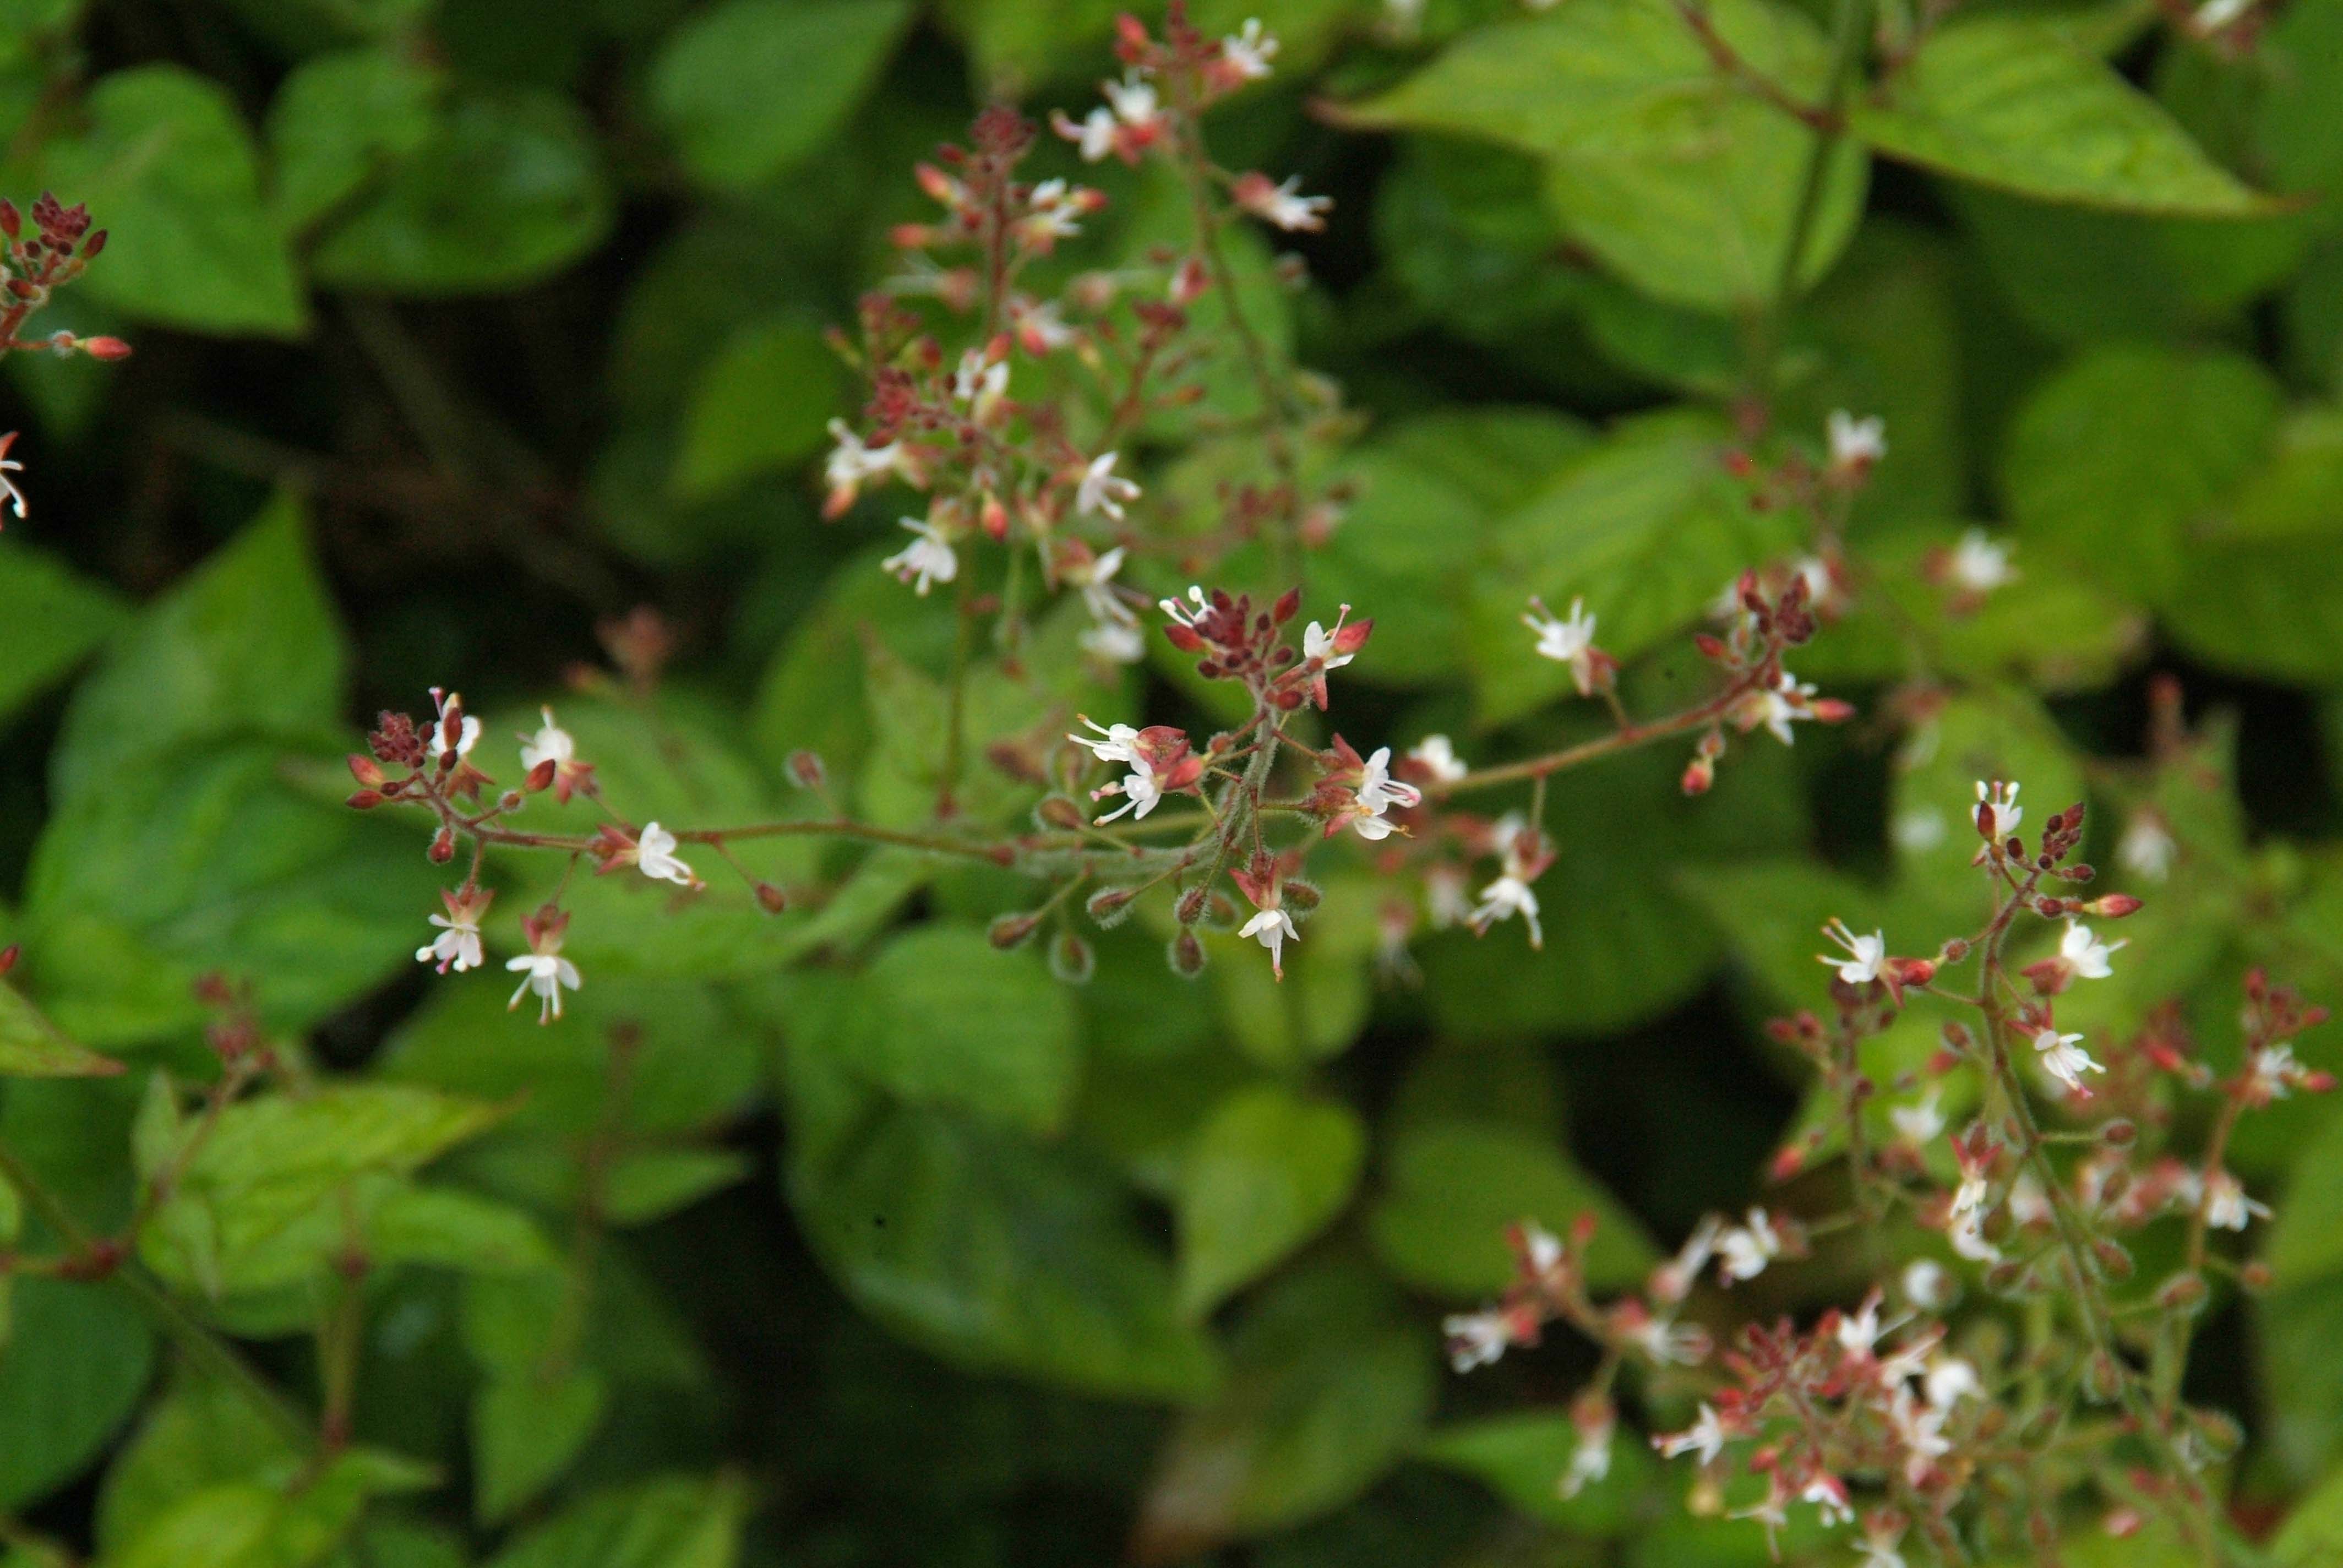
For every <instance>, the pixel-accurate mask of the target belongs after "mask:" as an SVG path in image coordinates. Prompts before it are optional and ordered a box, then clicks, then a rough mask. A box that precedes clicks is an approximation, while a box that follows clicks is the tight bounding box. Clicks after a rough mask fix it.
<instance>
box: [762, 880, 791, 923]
mask: <svg viewBox="0 0 2343 1568" xmlns="http://www.w3.org/2000/svg"><path fill="white" fill-rule="evenodd" d="M757 902H758V903H759V905H761V906H762V907H763V908H764V911H765V913H767V914H769V915H778V914H779V913H780V912H781V911H782V910H786V909H788V908H789V899H788V897H787V895H785V894H784V893H782V891H781V890H780V889H779V888H777V887H775V886H773V884H772V883H770V882H759V883H758V884H757Z"/></svg>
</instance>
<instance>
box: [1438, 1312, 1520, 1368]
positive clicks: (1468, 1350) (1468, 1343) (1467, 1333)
mask: <svg viewBox="0 0 2343 1568" xmlns="http://www.w3.org/2000/svg"><path fill="white" fill-rule="evenodd" d="M1440 1329H1441V1332H1443V1333H1444V1334H1446V1335H1447V1336H1448V1364H1449V1365H1450V1366H1452V1367H1453V1368H1455V1369H1456V1371H1458V1372H1471V1371H1472V1370H1473V1368H1474V1367H1482V1366H1493V1365H1494V1364H1495V1363H1496V1362H1497V1360H1498V1358H1499V1357H1501V1356H1503V1354H1504V1353H1505V1347H1506V1346H1508V1345H1510V1344H1512V1343H1513V1332H1512V1329H1511V1328H1510V1326H1509V1325H1508V1324H1507V1322H1506V1321H1505V1314H1504V1313H1503V1312H1499V1311H1497V1310H1496V1309H1495V1308H1490V1309H1489V1310H1487V1311H1485V1312H1455V1313H1452V1314H1450V1315H1449V1316H1448V1317H1446V1318H1443V1320H1441V1324H1440Z"/></svg>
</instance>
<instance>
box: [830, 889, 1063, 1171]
mask: <svg viewBox="0 0 2343 1568" xmlns="http://www.w3.org/2000/svg"><path fill="white" fill-rule="evenodd" d="M830 1026H831V1029H832V1030H834V1031H835V1032H834V1033H832V1034H831V1035H830V1038H827V1039H824V1040H820V1041H819V1042H818V1045H817V1048H818V1049H820V1050H830V1051H835V1052H838V1053H839V1057H840V1061H841V1062H842V1063H843V1064H844V1065H845V1066H846V1068H847V1069H848V1070H850V1071H852V1072H854V1073H856V1074H857V1075H859V1076H860V1077H862V1078H865V1079H867V1080H868V1081H870V1082H871V1083H872V1084H875V1085H877V1086H879V1087H880V1088H883V1089H885V1090H887V1091H889V1092H890V1093H891V1094H893V1095H894V1096H895V1097H896V1098H898V1099H900V1100H902V1101H908V1102H910V1103H911V1104H916V1105H940V1106H958V1107H962V1108H965V1109H967V1110H969V1111H974V1112H976V1113H977V1114H978V1115H980V1116H984V1117H987V1118H990V1119H991V1120H993V1121H1001V1122H1004V1123H1006V1124H1008V1125H1010V1126H1012V1127H1020V1128H1023V1129H1026V1130H1027V1131H1032V1132H1036V1133H1047V1132H1051V1131H1056V1130H1057V1129H1058V1128H1059V1127H1060V1126H1061V1124H1062V1123H1063V1121H1064V1120H1065V1116H1066V1112H1067V1111H1068V1110H1069V1109H1070V1108H1071V1104H1072V1101H1073V1094H1074V1089H1075V1082H1076V1079H1077V1077H1078V1075H1079V1073H1080V1071H1081V1047H1080V1044H1079V1028H1080V1020H1079V1017H1078V1015H1077V1012H1076V1010H1075V1005H1074V1000H1073V998H1072V996H1071V994H1070V993H1069V992H1068V990H1067V988H1066V987H1064V986H1062V985H1061V984H1059V983H1058V982H1057V981H1056V980H1051V978H1050V974H1049V971H1048V970H1046V969H1045V968H1044V967H1043V965H1042V961H1041V956H1040V955H1039V954H1038V953H1037V952H1035V951H1034V950H1031V949H1020V950H1016V951H1013V952H1001V951H1000V950H997V949H995V948H994V947H993V946H992V944H991V943H990V941H989V940H986V938H985V935H984V932H983V931H982V930H979V929H978V928H976V927H973V926H963V925H957V924H947V923H942V922H938V923H932V924H929V925H923V926H920V927H917V928H915V929H914V930H910V931H908V932H906V933H904V934H903V935H901V936H899V937H896V938H895V939H893V940H891V941H890V942H889V943H888V944H887V945H886V946H885V947H883V948H881V949H880V950H879V952H878V954H877V955H876V956H875V957H874V958H872V960H870V967H869V968H868V969H866V970H864V971H863V973H862V975H861V978H860V980H858V981H856V982H855V990H854V995H853V1000H852V1002H851V1005H850V1006H849V1007H848V1008H847V1009H845V1010H843V1014H842V1016H835V1017H833V1018H832V1019H831V1020H830Z"/></svg>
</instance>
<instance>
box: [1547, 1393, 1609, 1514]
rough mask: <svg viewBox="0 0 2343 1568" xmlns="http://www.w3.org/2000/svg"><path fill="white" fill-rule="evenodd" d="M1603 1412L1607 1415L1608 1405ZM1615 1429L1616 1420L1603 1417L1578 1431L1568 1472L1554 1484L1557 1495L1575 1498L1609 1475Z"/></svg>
mask: <svg viewBox="0 0 2343 1568" xmlns="http://www.w3.org/2000/svg"><path fill="white" fill-rule="evenodd" d="M1604 1410H1605V1411H1606V1412H1607V1411H1608V1410H1609V1406H1608V1404H1607V1403H1606V1404H1605V1405H1604ZM1617 1429H1618V1422H1617V1420H1616V1419H1615V1418H1614V1417H1612V1416H1610V1415H1608V1414H1607V1413H1606V1414H1605V1415H1604V1418H1603V1420H1602V1421H1601V1422H1597V1423H1596V1424H1594V1425H1593V1426H1581V1427H1580V1428H1579V1429H1578V1446H1577V1447H1576V1448H1575V1449H1574V1450H1572V1451H1571V1455H1570V1468H1569V1469H1568V1470H1566V1471H1564V1473H1563V1475H1562V1479H1561V1480H1560V1481H1558V1482H1557V1483H1554V1490H1555V1491H1556V1492H1557V1493H1560V1494H1561V1495H1563V1496H1564V1497H1575V1496H1577V1495H1578V1494H1579V1493H1582V1492H1584V1491H1585V1490H1586V1489H1587V1487H1588V1486H1590V1485H1592V1484H1594V1483H1596V1482H1599V1481H1601V1480H1602V1479H1603V1478H1604V1476H1606V1475H1608V1474H1610V1473H1611V1436H1612V1433H1613V1432H1615V1431H1616V1430H1617Z"/></svg>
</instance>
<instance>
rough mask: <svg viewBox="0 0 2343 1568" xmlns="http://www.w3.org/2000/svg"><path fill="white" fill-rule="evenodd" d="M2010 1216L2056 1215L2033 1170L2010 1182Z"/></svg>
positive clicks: (2037, 1218) (2040, 1221)
mask: <svg viewBox="0 0 2343 1568" xmlns="http://www.w3.org/2000/svg"><path fill="white" fill-rule="evenodd" d="M2076 1038H2077V1039H2078V1040H2079V1039H2080V1038H2082V1037H2081V1036H2079V1035H2077V1037H2076ZM2009 1217H2010V1218H2011V1219H2013V1220H2015V1221H2017V1222H2018V1223H2019V1224H2021V1225H2047V1224H2048V1223H2050V1221H2051V1220H2052V1219H2053V1218H2055V1217H2056V1211H2054V1210H2053V1209H2052V1208H2051V1207H2050V1194H2049V1193H2047V1192H2046V1191H2043V1190H2042V1182H2041V1181H2040V1180H2039V1179H2038V1178H2037V1177H2036V1175H2035V1174H2034V1172H2033V1171H2019V1172H2018V1173H2017V1179H2016V1181H2012V1182H2011V1183H2010V1184H2009Z"/></svg>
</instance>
